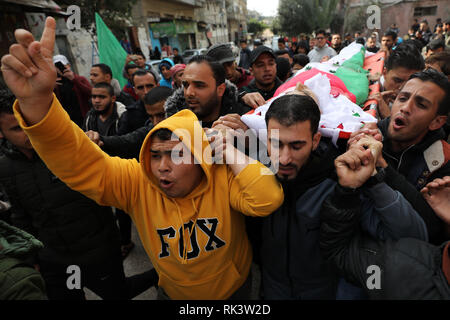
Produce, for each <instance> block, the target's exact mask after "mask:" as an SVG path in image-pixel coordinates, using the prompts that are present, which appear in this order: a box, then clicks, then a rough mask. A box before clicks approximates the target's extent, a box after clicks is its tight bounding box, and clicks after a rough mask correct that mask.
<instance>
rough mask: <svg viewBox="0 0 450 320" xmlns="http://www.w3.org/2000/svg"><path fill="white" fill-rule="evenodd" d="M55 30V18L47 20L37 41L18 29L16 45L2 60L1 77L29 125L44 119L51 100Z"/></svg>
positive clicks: (11, 47)
mask: <svg viewBox="0 0 450 320" xmlns="http://www.w3.org/2000/svg"><path fill="white" fill-rule="evenodd" d="M55 28H56V22H55V19H53V18H51V17H48V18H47V20H46V21H45V28H44V32H43V34H42V37H41V40H40V41H35V40H34V37H33V35H32V34H31V32H29V31H27V30H24V29H17V30H16V31H15V33H14V35H15V38H16V41H17V43H16V44H13V45H11V46H10V47H9V54H7V55H4V56H3V57H2V59H1V64H2V66H1V70H2V73H3V78H4V79H5V82H6V84H7V86H8V87H9V88H10V89H11V91H12V92H13V93H14V95H15V96H16V97H17V99H18V101H19V104H20V109H21V111H22V114H23V117H24V119H25V121H26V122H27V123H28V124H29V125H33V124H36V123H38V122H39V121H40V120H42V119H43V118H44V116H45V115H46V113H47V111H48V109H49V108H50V105H51V103H52V100H53V88H54V85H55V81H56V69H55V66H54V65H53V60H52V57H53V47H54V45H55Z"/></svg>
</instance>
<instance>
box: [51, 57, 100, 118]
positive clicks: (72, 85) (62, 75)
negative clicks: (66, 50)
mask: <svg viewBox="0 0 450 320" xmlns="http://www.w3.org/2000/svg"><path fill="white" fill-rule="evenodd" d="M53 63H54V64H55V66H56V72H57V77H56V82H55V88H54V92H55V94H56V96H57V97H58V99H59V100H60V101H64V109H65V110H66V111H67V113H68V114H69V116H70V119H71V120H72V121H73V122H75V123H76V124H77V125H78V126H80V127H81V125H82V123H83V118H84V117H85V116H86V113H87V112H88V111H89V109H90V106H89V99H90V97H91V90H92V86H91V85H90V83H89V80H88V79H86V78H85V77H82V76H79V75H77V74H75V73H74V72H73V71H72V69H71V68H70V64H69V60H67V58H66V57H65V56H63V55H56V56H54V57H53Z"/></svg>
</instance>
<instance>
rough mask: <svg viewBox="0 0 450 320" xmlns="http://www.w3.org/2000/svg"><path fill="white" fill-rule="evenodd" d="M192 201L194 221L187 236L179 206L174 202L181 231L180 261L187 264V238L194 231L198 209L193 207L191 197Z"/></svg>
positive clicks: (193, 203)
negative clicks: (181, 257)
mask: <svg viewBox="0 0 450 320" xmlns="http://www.w3.org/2000/svg"><path fill="white" fill-rule="evenodd" d="M191 201H192V206H193V207H194V211H195V215H194V217H195V219H194V223H193V224H192V227H191V229H190V230H188V237H186V230H185V229H184V223H183V218H182V217H181V211H180V207H179V206H178V204H177V202H176V201H174V202H175V205H176V206H177V212H178V219H179V220H180V222H181V230H182V232H183V245H184V248H183V260H182V261H181V264H187V252H188V244H189V242H190V241H189V240H190V238H191V234H192V233H193V231H194V228H195V226H196V225H197V215H198V211H197V208H196V207H195V202H194V199H191Z"/></svg>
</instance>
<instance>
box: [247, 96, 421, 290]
mask: <svg viewBox="0 0 450 320" xmlns="http://www.w3.org/2000/svg"><path fill="white" fill-rule="evenodd" d="M319 119H320V111H319V108H318V106H317V104H316V102H315V101H314V100H313V99H312V98H311V97H308V96H303V95H297V94H291V95H285V96H282V97H280V98H277V99H276V100H274V101H273V102H272V104H271V106H270V108H269V110H268V111H267V113H266V123H267V136H268V141H267V148H268V151H269V155H270V160H271V161H272V166H273V167H277V166H276V164H278V171H277V172H276V177H277V179H278V180H279V181H280V182H281V185H282V187H283V191H284V201H283V204H282V206H281V207H280V208H279V209H277V210H276V211H275V212H273V213H272V214H271V215H270V216H268V217H265V218H261V219H259V220H260V223H261V228H260V230H261V235H260V237H259V238H258V232H257V231H258V229H257V227H255V226H253V228H251V230H254V232H253V234H252V233H250V235H251V236H252V237H253V238H252V239H253V240H254V241H253V243H252V245H254V247H255V248H259V252H255V256H256V257H258V256H259V257H260V262H261V263H260V265H261V276H262V287H263V291H264V297H265V298H266V299H335V298H337V297H339V298H343V297H344V292H343V290H342V289H343V288H344V287H343V286H344V285H343V284H342V285H339V286H338V277H337V275H336V273H335V272H334V270H333V267H332V266H331V265H330V264H328V263H327V262H326V261H325V260H324V259H323V257H322V256H321V253H320V250H319V227H320V217H319V213H320V209H321V206H322V203H323V201H324V200H325V199H326V197H327V196H328V195H329V194H332V193H333V190H334V186H335V185H336V181H335V179H334V176H335V174H334V165H333V160H334V158H335V157H336V156H337V151H336V150H335V149H334V148H333V146H332V145H331V144H328V143H326V142H325V141H322V143H321V142H320V140H321V134H320V132H319V131H318V127H319ZM372 140H373V141H374V142H375V143H376V145H377V146H378V149H379V150H381V143H380V142H378V141H376V140H375V139H373V138H372ZM277 145H278V146H277ZM353 153H357V155H358V154H362V153H364V151H358V152H353ZM368 153H369V154H370V151H368ZM363 155H364V157H367V152H366V154H363ZM372 172H373V170H372ZM372 172H371V173H372ZM381 182H382V181H381V180H380V183H379V184H377V185H373V186H367V188H365V189H364V190H363V192H362V193H361V194H360V197H361V199H363V202H362V203H363V206H364V215H363V217H362V218H361V222H360V223H361V226H362V227H363V228H364V230H365V231H366V232H368V233H370V234H372V235H374V236H376V237H378V238H401V237H405V236H409V237H415V238H419V239H423V240H426V227H425V224H424V223H423V221H422V219H421V218H420V217H419V216H418V215H417V214H416V213H414V212H413V210H412V208H411V206H410V204H409V203H408V202H407V201H406V200H405V199H404V198H403V197H402V196H401V195H400V194H399V193H398V192H394V191H393V190H392V189H391V188H389V187H388V186H387V185H386V184H385V183H381ZM248 220H251V219H248ZM255 229H256V230H255ZM255 236H256V238H255ZM349 291H351V292H350V293H349V294H347V295H346V296H345V297H348V296H349V295H350V294H351V296H352V298H356V297H359V298H361V296H360V295H358V293H360V292H359V291H360V290H358V289H357V288H352V289H350V290H349Z"/></svg>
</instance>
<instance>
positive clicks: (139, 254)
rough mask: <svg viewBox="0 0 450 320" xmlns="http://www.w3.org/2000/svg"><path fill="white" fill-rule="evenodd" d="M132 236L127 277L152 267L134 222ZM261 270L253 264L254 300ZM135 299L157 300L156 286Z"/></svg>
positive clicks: (89, 295) (88, 295)
mask: <svg viewBox="0 0 450 320" xmlns="http://www.w3.org/2000/svg"><path fill="white" fill-rule="evenodd" d="M131 238H132V240H133V242H134V243H135V247H134V249H133V250H132V251H131V252H130V254H129V255H128V257H127V258H126V259H125V261H124V263H123V267H124V270H125V275H126V276H127V277H129V276H133V275H135V274H139V273H142V272H145V271H147V270H150V268H152V263H151V262H150V259H149V258H148V256H147V253H146V252H145V250H144V247H143V246H142V243H141V240H140V239H139V235H138V233H137V231H136V228H135V226H134V224H133V227H132V233H131ZM260 278H261V276H260V272H259V268H258V267H257V266H256V265H254V264H253V265H252V297H251V299H252V300H256V299H257V297H258V292H259V282H260ZM84 291H85V293H86V299H87V300H101V298H100V297H98V296H97V295H96V294H95V293H93V292H92V291H90V290H89V289H87V288H84ZM133 300H156V289H155V287H151V288H150V289H148V290H146V291H144V292H143V293H141V294H140V295H138V296H136V297H135V298H134V299H133Z"/></svg>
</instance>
